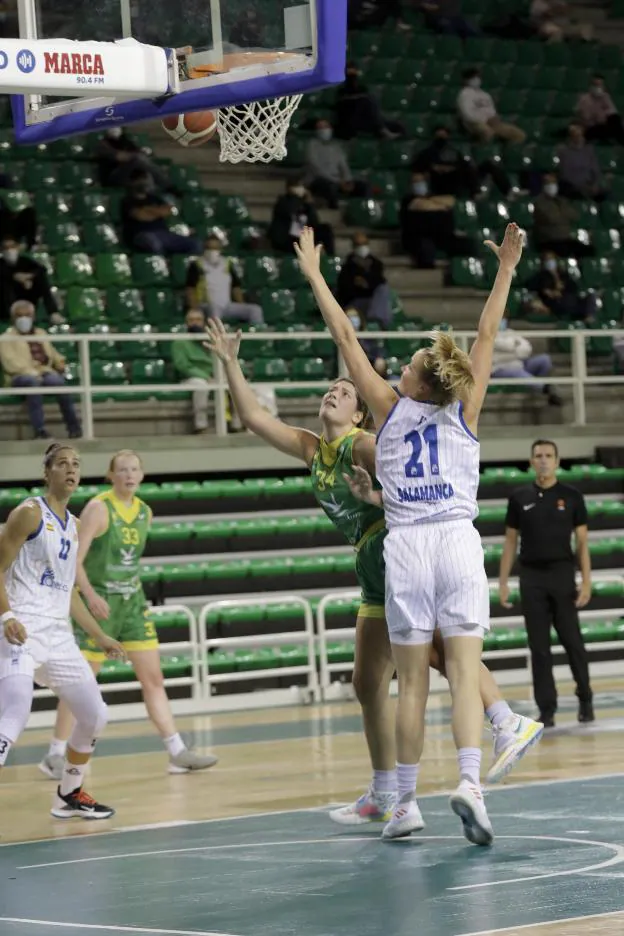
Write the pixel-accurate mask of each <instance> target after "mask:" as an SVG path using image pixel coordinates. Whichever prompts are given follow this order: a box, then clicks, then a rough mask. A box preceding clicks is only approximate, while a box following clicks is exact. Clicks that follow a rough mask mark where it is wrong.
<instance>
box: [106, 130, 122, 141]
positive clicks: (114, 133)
mask: <svg viewBox="0 0 624 936" xmlns="http://www.w3.org/2000/svg"><path fill="white" fill-rule="evenodd" d="M106 136H107V137H108V138H109V139H110V140H118V139H119V137H120V136H121V127H111V128H110V129H109V130H107V131H106Z"/></svg>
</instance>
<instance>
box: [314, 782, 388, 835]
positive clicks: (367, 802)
mask: <svg viewBox="0 0 624 936" xmlns="http://www.w3.org/2000/svg"><path fill="white" fill-rule="evenodd" d="M395 804H396V793H376V792H375V790H374V789H373V787H372V786H371V787H369V788H368V790H367V791H366V793H363V794H362V795H361V796H360V798H359V799H358V800H356V801H355V803H351V804H350V805H349V806H341V807H340V809H332V810H331V812H330V814H329V818H330V819H331V820H332V822H337V823H338V824H339V825H364V823H367V822H388V820H389V819H390V817H391V816H392V810H393V809H394V806H395Z"/></svg>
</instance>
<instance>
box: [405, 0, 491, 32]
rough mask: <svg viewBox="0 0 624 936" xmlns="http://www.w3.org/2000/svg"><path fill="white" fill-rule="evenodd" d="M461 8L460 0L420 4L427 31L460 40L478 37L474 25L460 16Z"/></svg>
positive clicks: (438, 0)
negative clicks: (459, 38) (455, 37)
mask: <svg viewBox="0 0 624 936" xmlns="http://www.w3.org/2000/svg"><path fill="white" fill-rule="evenodd" d="M461 6H462V5H461V0H422V2H421V4H420V8H421V10H422V11H423V13H424V14H425V25H426V27H427V29H433V30H434V31H435V32H439V33H446V34H448V35H451V36H461V38H462V39H467V38H468V36H478V35H480V32H479V30H478V29H477V27H476V26H475V25H474V23H471V22H470V20H467V19H466V17H465V16H462V12H461Z"/></svg>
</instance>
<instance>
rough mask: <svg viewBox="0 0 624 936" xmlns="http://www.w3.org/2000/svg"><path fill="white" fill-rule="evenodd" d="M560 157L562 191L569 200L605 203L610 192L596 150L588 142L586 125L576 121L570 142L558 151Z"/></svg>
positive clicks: (570, 131)
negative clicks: (592, 200) (584, 126)
mask: <svg viewBox="0 0 624 936" xmlns="http://www.w3.org/2000/svg"><path fill="white" fill-rule="evenodd" d="M557 155H558V156H559V191H560V192H561V194H562V195H563V196H565V197H566V198H583V199H590V198H592V199H594V200H595V201H602V200H603V199H604V198H605V197H606V195H607V189H606V185H605V182H604V179H603V177H602V173H601V171H600V164H599V163H598V157H597V156H596V150H595V149H594V147H593V145H592V144H591V143H588V142H587V140H586V139H585V131H584V130H583V124H582V123H579V121H577V120H573V121H572V122H571V123H570V125H569V127H568V138H567V140H566V142H565V143H562V144H561V146H559V147H558V148H557Z"/></svg>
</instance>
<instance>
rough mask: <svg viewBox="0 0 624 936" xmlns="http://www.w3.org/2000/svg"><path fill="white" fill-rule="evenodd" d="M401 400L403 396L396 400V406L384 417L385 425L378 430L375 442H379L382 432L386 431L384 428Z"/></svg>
mask: <svg viewBox="0 0 624 936" xmlns="http://www.w3.org/2000/svg"><path fill="white" fill-rule="evenodd" d="M400 402H401V398H399V399H398V400H397V401H396V403H395V404H394V406H393V407H392V409H391V410H390V412H389V413H388V415H387V416H386V418H385V419H384V421H383V425H382V427H381V429H380V430H379V432H378V433H377V435H376V436H375V442H379V439H380V438H381V433H382V432H383V431H384V429H385V428H386V425H387V424H388V421H389V419H390V417H391V416H392V414H393V413H394V411H395V409H396V408H397V406H398V405H399V403H400Z"/></svg>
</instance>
